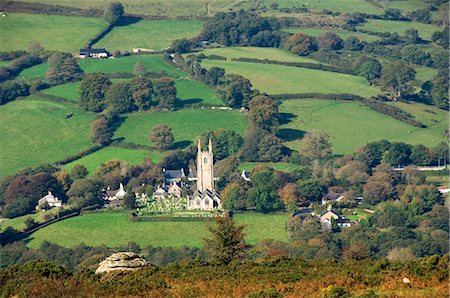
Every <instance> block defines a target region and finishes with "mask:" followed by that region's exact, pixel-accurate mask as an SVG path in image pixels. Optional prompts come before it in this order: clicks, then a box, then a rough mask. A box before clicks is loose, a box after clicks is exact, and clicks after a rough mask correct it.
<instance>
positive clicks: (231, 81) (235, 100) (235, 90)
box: [218, 74, 253, 108]
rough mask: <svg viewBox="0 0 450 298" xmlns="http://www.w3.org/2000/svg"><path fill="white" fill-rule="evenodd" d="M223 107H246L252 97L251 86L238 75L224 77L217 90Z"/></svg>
mask: <svg viewBox="0 0 450 298" xmlns="http://www.w3.org/2000/svg"><path fill="white" fill-rule="evenodd" d="M218 93H219V95H220V96H221V97H222V100H223V102H224V103H225V105H227V106H229V107H232V108H240V107H247V106H248V103H249V101H250V99H251V98H252V96H253V91H252V84H251V83H250V81H249V80H248V79H246V78H244V77H242V76H240V75H237V74H230V75H225V76H224V77H223V78H222V79H221V82H220V87H219V90H218Z"/></svg>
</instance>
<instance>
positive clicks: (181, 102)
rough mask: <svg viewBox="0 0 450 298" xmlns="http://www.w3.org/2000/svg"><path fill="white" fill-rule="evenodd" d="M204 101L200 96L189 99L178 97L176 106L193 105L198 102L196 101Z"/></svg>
mask: <svg viewBox="0 0 450 298" xmlns="http://www.w3.org/2000/svg"><path fill="white" fill-rule="evenodd" d="M202 101H203V100H202V99H200V98H189V99H183V100H181V99H177V102H176V106H177V107H180V108H183V107H184V106H187V105H193V104H196V103H200V102H202Z"/></svg>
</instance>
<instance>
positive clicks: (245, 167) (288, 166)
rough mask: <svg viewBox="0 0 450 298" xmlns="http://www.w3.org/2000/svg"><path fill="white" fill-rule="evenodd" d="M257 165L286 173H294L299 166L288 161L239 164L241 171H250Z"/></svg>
mask: <svg viewBox="0 0 450 298" xmlns="http://www.w3.org/2000/svg"><path fill="white" fill-rule="evenodd" d="M257 166H266V167H270V168H272V169H274V170H277V171H280V172H285V173H292V172H294V171H295V170H296V169H298V168H299V166H298V165H296V164H293V163H287V162H242V163H240V164H239V171H241V172H242V171H247V172H250V171H252V170H253V169H254V168H255V167H257Z"/></svg>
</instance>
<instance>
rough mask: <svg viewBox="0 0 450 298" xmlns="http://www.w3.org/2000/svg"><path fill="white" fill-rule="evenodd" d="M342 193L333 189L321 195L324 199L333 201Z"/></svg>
mask: <svg viewBox="0 0 450 298" xmlns="http://www.w3.org/2000/svg"><path fill="white" fill-rule="evenodd" d="M341 196H342V194H340V193H337V192H334V191H330V192H329V193H327V194H326V196H324V197H323V199H324V200H326V201H334V200H337V199H339V197H341Z"/></svg>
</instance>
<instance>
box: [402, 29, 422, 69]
mask: <svg viewBox="0 0 450 298" xmlns="http://www.w3.org/2000/svg"><path fill="white" fill-rule="evenodd" d="M404 38H405V40H406V42H407V43H410V44H416V43H421V42H422V41H423V40H422V38H420V36H419V31H417V30H416V29H408V30H406V31H405V37H404ZM416 64H417V63H416Z"/></svg>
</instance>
